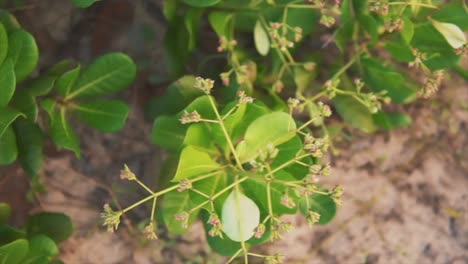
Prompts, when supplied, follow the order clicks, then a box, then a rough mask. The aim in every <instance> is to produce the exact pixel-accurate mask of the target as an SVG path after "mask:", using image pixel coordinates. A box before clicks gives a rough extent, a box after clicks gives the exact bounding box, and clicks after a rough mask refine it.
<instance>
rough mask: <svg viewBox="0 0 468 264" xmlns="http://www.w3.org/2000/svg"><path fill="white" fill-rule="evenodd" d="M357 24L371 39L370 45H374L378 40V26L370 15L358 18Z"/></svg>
mask: <svg viewBox="0 0 468 264" xmlns="http://www.w3.org/2000/svg"><path fill="white" fill-rule="evenodd" d="M359 23H360V24H361V25H362V27H363V28H364V30H365V31H366V32H367V33H368V34H369V36H370V38H371V45H375V44H376V43H377V41H378V40H379V32H378V24H377V21H375V19H374V18H373V17H372V16H370V15H362V16H359Z"/></svg>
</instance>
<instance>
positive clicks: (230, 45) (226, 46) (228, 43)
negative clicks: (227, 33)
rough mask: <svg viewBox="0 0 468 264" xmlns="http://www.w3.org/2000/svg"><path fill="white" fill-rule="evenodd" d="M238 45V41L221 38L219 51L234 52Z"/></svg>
mask: <svg viewBox="0 0 468 264" xmlns="http://www.w3.org/2000/svg"><path fill="white" fill-rule="evenodd" d="M236 45H237V40H235V39H233V40H228V39H227V38H226V37H221V38H220V39H219V46H218V49H217V51H218V52H223V51H232V50H233V49H234V47H235V46H236Z"/></svg>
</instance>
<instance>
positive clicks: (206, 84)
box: [194, 77, 214, 94]
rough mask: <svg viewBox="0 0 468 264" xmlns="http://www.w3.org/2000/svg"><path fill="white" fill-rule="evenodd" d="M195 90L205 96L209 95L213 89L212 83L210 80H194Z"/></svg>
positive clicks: (200, 78) (199, 78)
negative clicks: (198, 90)
mask: <svg viewBox="0 0 468 264" xmlns="http://www.w3.org/2000/svg"><path fill="white" fill-rule="evenodd" d="M194 86H195V88H197V89H200V90H202V91H203V92H204V93H205V94H210V93H211V89H213V86H214V81H213V80H211V79H203V78H202V77H197V78H195V85H194Z"/></svg>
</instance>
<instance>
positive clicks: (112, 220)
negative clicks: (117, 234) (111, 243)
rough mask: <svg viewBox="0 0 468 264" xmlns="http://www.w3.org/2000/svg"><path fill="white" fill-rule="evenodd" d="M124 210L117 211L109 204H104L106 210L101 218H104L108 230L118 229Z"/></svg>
mask: <svg viewBox="0 0 468 264" xmlns="http://www.w3.org/2000/svg"><path fill="white" fill-rule="evenodd" d="M121 215H122V212H120V211H118V212H115V211H113V210H112V208H111V207H110V206H109V204H105V205H104V212H103V213H101V218H102V219H103V220H104V224H103V225H104V226H106V227H107V231H108V232H114V231H115V230H117V228H118V227H119V224H120V216H121Z"/></svg>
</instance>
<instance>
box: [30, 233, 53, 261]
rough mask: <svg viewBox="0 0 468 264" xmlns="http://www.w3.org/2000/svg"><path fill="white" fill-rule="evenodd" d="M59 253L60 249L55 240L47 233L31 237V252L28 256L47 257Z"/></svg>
mask: <svg viewBox="0 0 468 264" xmlns="http://www.w3.org/2000/svg"><path fill="white" fill-rule="evenodd" d="M58 253H59V249H58V247H57V245H56V244H55V242H54V240H52V239H51V238H49V237H48V236H46V235H42V234H38V235H35V236H33V237H31V238H30V239H29V252H28V255H27V257H26V258H27V259H31V258H34V257H46V259H47V257H53V256H56V255H58ZM33 263H38V262H33Z"/></svg>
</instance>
